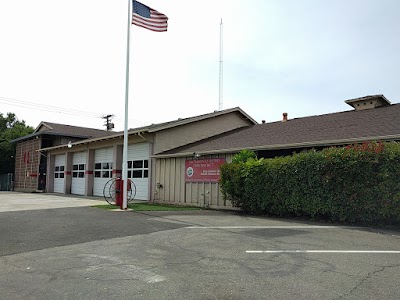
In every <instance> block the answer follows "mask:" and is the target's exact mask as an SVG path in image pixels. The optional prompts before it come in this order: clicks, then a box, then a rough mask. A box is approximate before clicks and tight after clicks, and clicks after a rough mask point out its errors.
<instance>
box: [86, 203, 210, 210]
mask: <svg viewBox="0 0 400 300" xmlns="http://www.w3.org/2000/svg"><path fill="white" fill-rule="evenodd" d="M93 207H96V208H102V209H117V208H120V207H119V206H117V205H107V204H106V205H94V206H93ZM128 208H130V209H133V210H134V211H182V210H202V209H203V208H201V207H194V206H178V205H170V204H150V203H131V204H128Z"/></svg>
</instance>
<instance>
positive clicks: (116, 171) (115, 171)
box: [112, 170, 122, 174]
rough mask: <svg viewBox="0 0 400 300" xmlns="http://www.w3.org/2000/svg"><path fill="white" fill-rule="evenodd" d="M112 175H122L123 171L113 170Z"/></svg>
mask: <svg viewBox="0 0 400 300" xmlns="http://www.w3.org/2000/svg"><path fill="white" fill-rule="evenodd" d="M112 173H113V174H121V173H122V170H112Z"/></svg>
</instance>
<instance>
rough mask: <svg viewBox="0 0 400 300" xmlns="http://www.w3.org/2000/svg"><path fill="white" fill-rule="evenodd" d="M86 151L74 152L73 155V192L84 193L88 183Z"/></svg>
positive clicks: (76, 193)
mask: <svg viewBox="0 0 400 300" xmlns="http://www.w3.org/2000/svg"><path fill="white" fill-rule="evenodd" d="M85 171H86V152H78V153H74V154H73V156H72V182H71V194H75V195H84V194H85V183H86V178H85V177H86V174H85Z"/></svg>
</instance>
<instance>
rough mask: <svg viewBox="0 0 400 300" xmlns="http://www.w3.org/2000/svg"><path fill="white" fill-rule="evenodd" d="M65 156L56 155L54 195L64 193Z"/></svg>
mask: <svg viewBox="0 0 400 300" xmlns="http://www.w3.org/2000/svg"><path fill="white" fill-rule="evenodd" d="M64 171H65V155H64V154H61V155H56V157H55V159H54V193H64V176H65V173H64Z"/></svg>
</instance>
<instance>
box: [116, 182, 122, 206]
mask: <svg viewBox="0 0 400 300" xmlns="http://www.w3.org/2000/svg"><path fill="white" fill-rule="evenodd" d="M123 188H124V182H123V180H122V179H121V178H119V177H118V178H116V179H115V205H117V206H120V207H121V209H122V204H123V203H122V202H123V199H124V194H123V193H122V191H123Z"/></svg>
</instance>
